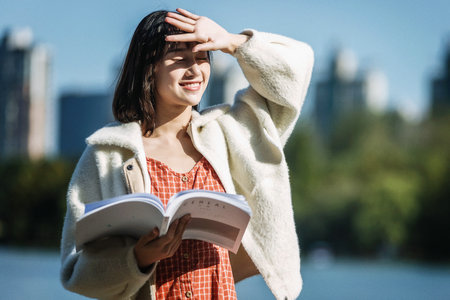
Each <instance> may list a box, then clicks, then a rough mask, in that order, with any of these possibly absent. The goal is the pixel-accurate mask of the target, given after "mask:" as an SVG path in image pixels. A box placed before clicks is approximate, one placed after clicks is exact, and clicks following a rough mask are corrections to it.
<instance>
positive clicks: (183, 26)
mask: <svg viewBox="0 0 450 300" xmlns="http://www.w3.org/2000/svg"><path fill="white" fill-rule="evenodd" d="M166 22H167V23H169V24H171V25H173V26H175V27H177V28H179V29H181V30H183V31H186V32H194V30H195V26H194V25H191V24H189V23H185V22H183V21H180V20H178V19H175V18H171V17H166Z"/></svg>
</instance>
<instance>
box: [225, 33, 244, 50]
mask: <svg viewBox="0 0 450 300" xmlns="http://www.w3.org/2000/svg"><path fill="white" fill-rule="evenodd" d="M248 39H249V36H247V35H245V34H233V33H230V45H229V47H228V49H227V51H225V52H226V53H229V54H234V53H235V52H236V49H237V48H239V46H241V45H242V44H243V43H245V42H246V41H248Z"/></svg>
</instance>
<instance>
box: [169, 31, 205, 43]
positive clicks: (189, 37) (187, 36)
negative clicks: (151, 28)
mask: <svg viewBox="0 0 450 300" xmlns="http://www.w3.org/2000/svg"><path fill="white" fill-rule="evenodd" d="M166 41H167V42H179V43H183V42H184V43H189V42H199V43H205V42H207V41H208V37H206V36H203V35H199V34H195V33H182V34H174V35H168V36H166Z"/></svg>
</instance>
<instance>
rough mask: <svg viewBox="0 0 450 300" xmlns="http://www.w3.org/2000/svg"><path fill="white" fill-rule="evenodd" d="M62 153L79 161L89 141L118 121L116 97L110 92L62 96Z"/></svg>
mask: <svg viewBox="0 0 450 300" xmlns="http://www.w3.org/2000/svg"><path fill="white" fill-rule="evenodd" d="M59 107H60V112H59V117H60V121H59V129H60V131H59V154H60V155H61V156H64V157H69V158H74V157H75V158H76V157H78V156H80V155H81V153H82V152H83V150H84V149H85V147H86V143H85V140H86V138H87V137H88V136H89V135H91V134H92V133H94V131H96V130H97V129H100V128H101V127H103V126H104V125H106V124H107V123H110V122H112V121H113V120H114V116H113V113H112V95H111V94H109V93H107V92H81V91H73V92H65V93H63V94H62V95H61V97H60V105H59Z"/></svg>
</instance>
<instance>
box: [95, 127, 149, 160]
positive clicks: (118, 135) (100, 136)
mask: <svg viewBox="0 0 450 300" xmlns="http://www.w3.org/2000/svg"><path fill="white" fill-rule="evenodd" d="M141 136H142V132H141V127H140V125H139V123H138V122H131V123H120V122H113V123H110V124H108V125H106V126H105V127H103V128H101V129H99V130H97V131H96V132H94V133H93V134H92V135H91V136H89V137H88V138H87V139H86V143H87V144H88V145H107V146H118V147H123V148H127V149H130V150H132V151H133V152H135V153H139V152H140V151H142V150H141V149H143V146H142V138H141Z"/></svg>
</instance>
